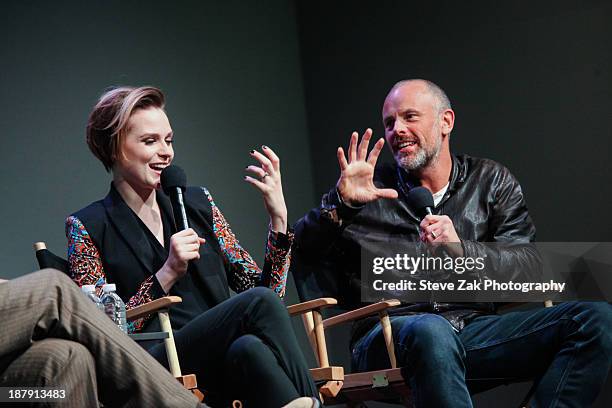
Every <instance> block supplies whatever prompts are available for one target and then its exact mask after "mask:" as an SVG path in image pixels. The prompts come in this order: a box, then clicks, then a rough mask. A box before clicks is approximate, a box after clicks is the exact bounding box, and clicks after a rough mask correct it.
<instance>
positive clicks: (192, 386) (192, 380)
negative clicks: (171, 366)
mask: <svg viewBox="0 0 612 408" xmlns="http://www.w3.org/2000/svg"><path fill="white" fill-rule="evenodd" d="M176 379H177V380H178V382H180V383H181V384H183V387H185V388H187V389H188V390H189V391H191V393H192V394H193V395H195V396H196V397H197V398H198V399H199V400H200V402H202V401H203V400H204V394H203V393H202V391H200V390H198V381H197V379H196V376H195V374H187V375H182V376H180V377H176Z"/></svg>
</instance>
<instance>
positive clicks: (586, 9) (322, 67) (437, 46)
mask: <svg viewBox="0 0 612 408" xmlns="http://www.w3.org/2000/svg"><path fill="white" fill-rule="evenodd" d="M611 17H612V4H610V2H606V1H591V0H589V1H568V0H562V1H511V2H491V1H472V2H457V1H440V0H438V1H434V2H414V1H400V0H387V1H377V2H352V1H333V2H330V1H317V0H308V1H299V2H298V21H299V26H300V45H301V47H300V50H301V54H302V72H303V73H304V89H305V92H306V109H307V111H308V126H309V134H310V144H311V151H312V156H313V159H314V160H316V163H317V165H316V166H315V167H314V178H313V179H314V183H315V191H316V194H317V195H318V196H320V195H322V194H323V193H324V192H326V191H328V190H329V188H331V187H332V186H333V185H334V184H335V182H336V180H337V178H338V164H337V160H336V156H335V151H336V148H337V147H338V146H346V145H347V144H348V138H349V136H350V134H351V132H352V131H353V130H358V131H359V132H360V133H363V131H364V130H365V129H366V128H367V127H372V128H373V129H374V135H375V136H377V137H381V136H384V134H383V127H382V124H381V107H382V102H383V100H384V98H385V96H386V94H387V92H388V91H389V89H390V87H391V86H392V85H393V84H394V83H395V82H396V81H398V80H400V79H405V78H427V79H430V80H433V81H434V82H436V83H438V84H439V85H440V86H442V88H444V89H445V90H446V91H447V93H448V95H449V96H450V99H451V101H452V103H453V105H454V108H455V112H456V122H455V129H454V131H453V134H452V136H451V149H452V150H453V151H455V152H460V153H468V154H471V155H473V156H480V157H488V158H491V159H494V160H497V161H499V162H501V163H503V164H504V165H506V166H507V167H508V168H509V169H510V170H511V171H512V172H513V173H514V174H515V176H517V177H518V179H519V180H520V181H521V183H522V186H523V188H524V190H525V194H526V197H527V202H528V204H529V208H530V213H531V215H532V217H533V218H534V221H535V224H536V226H537V229H538V240H539V241H611V240H612V218H611V217H610V203H611V202H612V200H611V198H612V189H611V188H610V185H611V184H612V164H611V163H610V158H609V156H610V151H612V142H611V140H612V130H611V128H610V126H609V119H610V106H612V74H611V73H612V53H611V52H610V45H609V39H610V38H612V25H611V24H610V21H611ZM381 157H383V160H391V155H390V154H389V153H388V152H387V151H386V149H385V153H384V155H383V156H381ZM331 334H332V336H335V337H334V339H333V340H332V341H331V343H332V345H333V346H335V347H337V349H336V350H335V353H334V354H335V355H338V354H340V355H342V353H344V356H345V357H344V358H346V359H347V360H348V352H347V351H346V347H342V345H344V344H346V343H347V337H348V336H347V333H346V331H342V330H339V331H338V332H335V333H331ZM526 388H527V386H526V385H524V386H522V387H516V386H514V387H502V388H500V389H497V390H494V391H492V392H488V393H484V394H481V395H478V396H477V397H476V399H475V400H476V402H477V406H482V407H515V406H517V405H518V404H519V402H520V400H521V398H522V397H523V396H524V391H525V390H526ZM611 403H612V378H608V383H607V385H606V391H605V393H604V395H602V396H601V398H600V399H599V402H598V404H597V406H598V407H604V406H606V407H607V406H610V404H611Z"/></svg>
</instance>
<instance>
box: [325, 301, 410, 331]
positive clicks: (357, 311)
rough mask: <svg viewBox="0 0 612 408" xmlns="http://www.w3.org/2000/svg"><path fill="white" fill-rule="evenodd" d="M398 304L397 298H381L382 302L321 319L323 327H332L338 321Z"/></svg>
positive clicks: (376, 311)
mask: <svg viewBox="0 0 612 408" xmlns="http://www.w3.org/2000/svg"><path fill="white" fill-rule="evenodd" d="M400 304H401V302H400V301H399V300H397V299H391V300H383V301H382V302H378V303H374V304H372V305H368V306H364V307H361V308H359V309H355V310H351V311H350V312H346V313H342V314H339V315H338V316H334V317H330V318H329V319H325V320H323V327H324V328H328V327H333V326H336V325H338V324H340V323H344V322H350V321H353V320H357V319H361V318H364V317H367V316H371V315H375V314H377V313H380V312H382V311H385V310H387V309H389V308H392V307H396V306H399V305H400Z"/></svg>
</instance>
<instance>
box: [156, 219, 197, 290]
mask: <svg viewBox="0 0 612 408" xmlns="http://www.w3.org/2000/svg"><path fill="white" fill-rule="evenodd" d="M205 242H206V240H205V239H204V238H200V237H198V234H196V232H195V231H194V230H193V229H191V228H188V229H186V230H183V231H179V232H177V233H176V234H174V235H172V237H170V254H169V255H168V259H166V262H165V263H164V266H162V268H161V269H160V270H159V271H157V273H156V276H157V280H158V281H159V283H160V285H161V287H162V288H163V289H164V292H166V293H168V291H169V290H170V288H171V287H172V285H174V283H175V282H176V281H177V280H179V279H180V278H181V277H183V276H184V275H185V273H186V272H187V267H188V265H189V261H192V260H194V259H200V245H203V244H204V243H205Z"/></svg>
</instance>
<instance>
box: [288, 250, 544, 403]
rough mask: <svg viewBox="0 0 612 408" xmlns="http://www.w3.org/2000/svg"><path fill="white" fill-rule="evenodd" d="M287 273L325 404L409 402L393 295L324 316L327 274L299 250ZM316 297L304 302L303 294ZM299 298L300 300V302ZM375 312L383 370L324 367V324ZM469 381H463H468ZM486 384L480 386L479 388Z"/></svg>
mask: <svg viewBox="0 0 612 408" xmlns="http://www.w3.org/2000/svg"><path fill="white" fill-rule="evenodd" d="M293 255H294V259H293V262H292V267H291V269H292V273H293V276H294V281H295V284H296V287H297V290H298V294H299V297H300V300H302V301H303V303H300V304H297V305H293V306H289V307H288V311H289V313H290V314H291V315H301V317H302V321H303V324H304V328H305V331H306V334H307V336H308V339H309V341H310V345H311V347H312V350H313V352H314V355H315V358H316V361H317V364H318V367H317V368H313V369H311V370H310V372H311V374H312V376H313V378H314V380H315V382H316V383H317V384H322V385H321V387H320V388H319V390H320V394H321V397H322V399H323V401H324V403H325V404H326V405H327V404H329V405H333V404H346V406H348V407H359V406H362V405H361V403H362V402H365V401H387V402H389V401H393V402H394V403H398V404H401V405H402V406H411V405H412V396H411V390H410V388H409V387H408V386H407V385H406V384H405V382H404V379H403V377H402V374H401V372H400V370H401V369H400V368H398V367H397V360H396V357H395V349H394V345H393V334H392V330H391V323H390V319H389V314H388V310H389V309H391V308H393V307H396V306H399V305H400V304H401V302H400V301H399V300H396V299H392V300H384V301H381V302H378V303H374V304H371V305H368V306H365V307H362V308H358V309H355V310H351V311H347V312H345V313H341V314H338V315H336V316H333V317H329V318H327V319H323V317H322V310H323V309H325V308H328V307H332V306H336V305H337V303H338V302H337V301H336V299H335V298H325V297H321V296H325V295H327V294H332V295H334V294H336V293H338V291H339V290H340V289H339V288H338V287H337V286H336V284H335V283H334V282H333V281H332V280H333V274H331V273H321V271H320V270H318V267H317V266H313V265H307V264H304V263H301V262H300V260H299V255H298V256H296V255H297V254H296V253H294V254H293ZM313 297H314V298H317V297H320V298H318V299H316V300H310V301H305V300H306V299H308V298H313ZM304 301H305V302H304ZM524 304H525V303H520V304H519V303H516V304H514V303H509V304H505V306H504V307H503V308H501V309H500V310H502V311H506V310H509V309H512V308H516V307H517V306H520V305H524ZM552 305H553V303H552V301H550V300H547V301H546V302H544V307H551V306H552ZM376 315H378V319H379V324H380V325H381V328H382V333H383V336H384V339H385V345H386V348H387V353H388V356H389V361H390V363H391V364H390V367H389V368H387V369H383V370H376V371H367V372H359V373H351V374H346V373H345V370H344V368H343V367H341V366H330V364H329V358H328V353H327V344H326V340H325V329H329V328H331V327H335V326H338V325H340V324H342V323H348V322H353V321H355V320H359V319H363V318H365V317H369V316H376ZM468 381H469V380H468ZM537 383H538V381H537V380H536V381H535V382H534V384H533V385H532V387H531V388H530V389H529V391H528V392H527V395H526V396H525V397H524V398H523V400H522V402H521V404H520V405H519V407H520V408H528V407H529V401H530V399H531V397H532V395H533V392H534V391H535V388H536V386H537ZM485 389H486V388H485Z"/></svg>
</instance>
